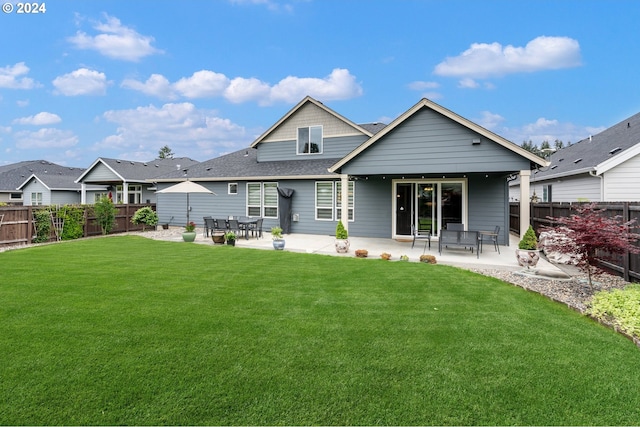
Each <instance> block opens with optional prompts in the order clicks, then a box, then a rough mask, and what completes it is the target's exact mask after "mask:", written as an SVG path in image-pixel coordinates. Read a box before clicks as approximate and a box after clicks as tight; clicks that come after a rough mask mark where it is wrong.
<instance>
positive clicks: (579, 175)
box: [509, 113, 640, 202]
mask: <svg viewBox="0 0 640 427" xmlns="http://www.w3.org/2000/svg"><path fill="white" fill-rule="evenodd" d="M549 161H550V165H549V166H548V167H544V168H540V169H539V170H538V171H534V172H532V174H531V182H530V191H529V198H530V199H531V198H533V197H534V194H535V199H536V200H537V201H540V202H581V201H591V202H603V201H604V202H610V201H629V202H633V201H640V113H638V114H636V115H634V116H631V117H629V118H628V119H626V120H623V121H621V122H620V123H618V124H616V125H614V126H612V127H610V128H608V129H606V130H604V131H602V132H600V133H599V134H597V135H593V136H590V137H589V138H586V139H583V140H582V141H580V142H577V143H575V144H572V145H570V146H568V147H565V148H562V149H560V150H558V151H556V152H555V153H553V154H552V155H551V157H550V158H549ZM509 193H510V198H511V200H514V201H518V200H520V197H519V194H520V183H519V181H518V180H514V181H513V182H512V183H511V184H510V189H509Z"/></svg>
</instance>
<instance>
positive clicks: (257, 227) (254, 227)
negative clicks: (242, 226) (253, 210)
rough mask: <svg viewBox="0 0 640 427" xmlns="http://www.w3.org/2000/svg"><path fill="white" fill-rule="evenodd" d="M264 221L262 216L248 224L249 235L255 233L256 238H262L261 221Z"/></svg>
mask: <svg viewBox="0 0 640 427" xmlns="http://www.w3.org/2000/svg"><path fill="white" fill-rule="evenodd" d="M263 221H264V219H263V218H259V219H257V220H256V222H255V223H253V224H249V229H248V230H247V232H248V231H251V235H252V236H253V235H254V234H255V236H256V238H257V239H260V238H262V222H263Z"/></svg>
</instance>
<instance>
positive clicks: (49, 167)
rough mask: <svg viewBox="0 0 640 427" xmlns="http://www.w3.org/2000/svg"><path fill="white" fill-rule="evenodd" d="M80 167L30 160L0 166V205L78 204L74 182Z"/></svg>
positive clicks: (78, 196) (78, 195)
mask: <svg viewBox="0 0 640 427" xmlns="http://www.w3.org/2000/svg"><path fill="white" fill-rule="evenodd" d="M83 171H84V169H81V168H74V167H67V166H61V165H58V164H55V163H51V162H48V161H46V160H32V161H24V162H19V163H14V164H11V165H6V166H1V167H0V202H4V203H10V204H13V205H26V206H30V205H65V204H74V203H80V185H79V184H77V183H75V182H74V181H75V179H76V178H77V177H78V176H79V175H80V174H81V173H82V172H83Z"/></svg>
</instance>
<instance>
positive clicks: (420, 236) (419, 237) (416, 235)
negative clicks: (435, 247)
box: [411, 224, 431, 253]
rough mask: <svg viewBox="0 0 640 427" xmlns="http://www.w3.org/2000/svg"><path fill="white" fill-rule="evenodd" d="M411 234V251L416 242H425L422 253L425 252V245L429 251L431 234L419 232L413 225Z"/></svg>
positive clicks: (423, 231)
mask: <svg viewBox="0 0 640 427" xmlns="http://www.w3.org/2000/svg"><path fill="white" fill-rule="evenodd" d="M411 234H412V235H413V243H411V249H413V247H414V246H415V244H416V240H425V243H424V250H423V251H422V253H424V252H425V251H426V250H427V244H428V245H429V249H431V232H430V231H427V230H419V229H417V228H416V226H415V225H413V224H412V225H411Z"/></svg>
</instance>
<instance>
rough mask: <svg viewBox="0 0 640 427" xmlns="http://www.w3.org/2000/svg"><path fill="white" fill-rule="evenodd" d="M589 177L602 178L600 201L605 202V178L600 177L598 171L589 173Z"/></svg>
mask: <svg viewBox="0 0 640 427" xmlns="http://www.w3.org/2000/svg"><path fill="white" fill-rule="evenodd" d="M589 175H591V176H592V177H594V178H600V201H601V202H604V201H605V200H604V180H603V179H602V178H604V177H603V176H602V175H598V174H597V172H596V171H589Z"/></svg>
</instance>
